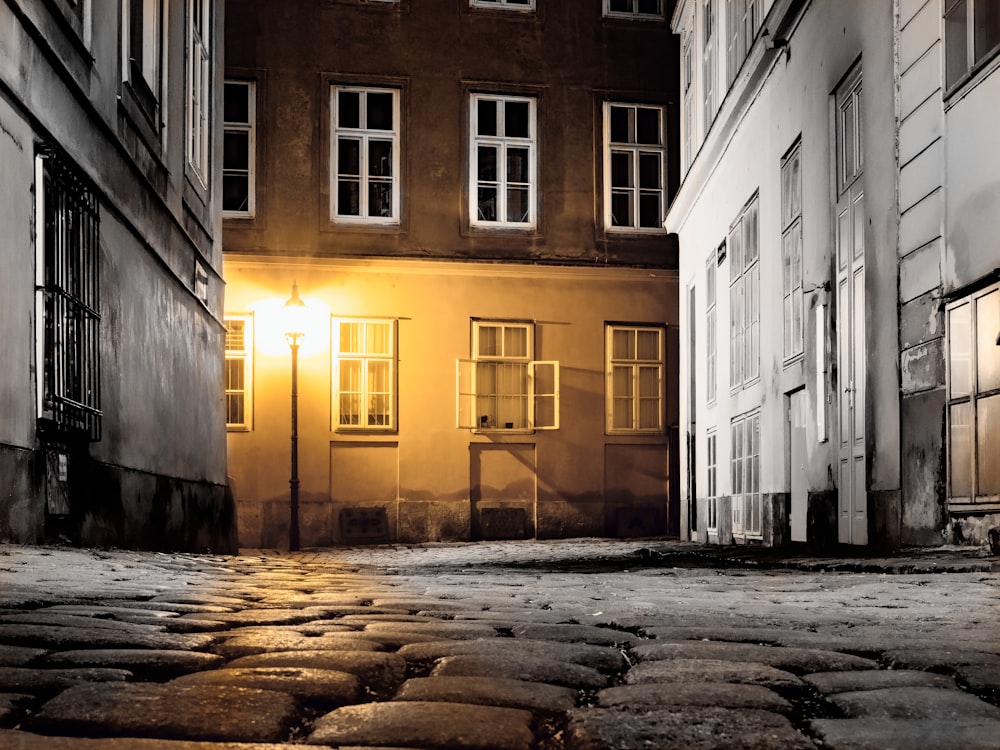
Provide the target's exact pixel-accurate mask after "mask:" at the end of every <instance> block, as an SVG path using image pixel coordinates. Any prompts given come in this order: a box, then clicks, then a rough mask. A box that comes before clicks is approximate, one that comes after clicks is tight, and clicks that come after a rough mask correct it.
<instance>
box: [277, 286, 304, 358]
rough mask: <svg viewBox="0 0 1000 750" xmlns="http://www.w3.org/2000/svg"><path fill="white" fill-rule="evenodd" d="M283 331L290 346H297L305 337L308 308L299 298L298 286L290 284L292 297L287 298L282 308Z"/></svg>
mask: <svg viewBox="0 0 1000 750" xmlns="http://www.w3.org/2000/svg"><path fill="white" fill-rule="evenodd" d="M281 310H282V316H283V318H284V320H283V326H282V327H283V329H284V333H285V339H286V340H287V341H288V343H289V344H290V345H292V346H295V345H297V344H298V343H299V342H300V341H301V340H302V337H303V336H305V335H306V323H307V321H306V316H307V315H308V308H307V307H306V303H305V302H303V301H302V299H301V298H300V297H299V285H298V284H297V283H295V282H292V296H291V297H289V298H288V301H287V302H285V304H284V306H283V307H282V309H281Z"/></svg>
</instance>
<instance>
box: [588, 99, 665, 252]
mask: <svg viewBox="0 0 1000 750" xmlns="http://www.w3.org/2000/svg"><path fill="white" fill-rule="evenodd" d="M614 110H624V111H625V112H626V113H627V115H628V123H629V131H630V132H629V134H628V138H629V141H613V140H612V132H611V131H612V128H611V120H612V113H613V111H614ZM641 111H652V112H655V113H656V117H657V123H658V128H657V135H658V141H659V142H658V143H655V144H652V143H639V142H638V140H639V136H638V120H639V115H640V112H641ZM666 120H667V113H666V108H665V107H662V106H660V105H656V104H627V103H623V102H604V226H605V227H606V228H607V230H608V231H609V232H630V233H631V232H642V233H652V234H662V233H663V231H664V230H663V217H664V216H666V213H667V203H666V201H667V190H666V185H667V147H666V142H667V137H666ZM616 156H617V157H622V156H626V157H627V158H628V160H629V167H628V169H627V170H626V171H627V172H628V173H629V174H628V175H627V184H625V185H616V184H614V183H613V180H614V170H613V169H612V166H613V162H614V160H615V157H616ZM649 159H656V160H657V162H658V164H659V169H658V170H657V180H658V182H657V185H656V186H655V187H652V186H649V185H646V186H644V185H642V184H641V180H642V175H643V170H642V163H643V161H644V160H649ZM616 195H628V196H629V198H630V202H629V208H630V210H629V216H628V217H616V215H615V211H614V198H615V196H616ZM644 198H646V199H647V200H648V199H650V198H655V199H656V202H657V209H656V219H655V220H654V221H653V223H652V224H651V225H649V226H641V222H642V214H643V212H642V205H643V199H644ZM616 219H617V220H618V222H619V223H617V224H616V223H615V221H616Z"/></svg>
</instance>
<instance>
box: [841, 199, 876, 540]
mask: <svg viewBox="0 0 1000 750" xmlns="http://www.w3.org/2000/svg"><path fill="white" fill-rule="evenodd" d="M864 224H865V198H864V193H863V192H861V188H860V185H859V184H857V183H855V186H854V187H853V188H852V189H851V190H850V191H849V192H848V195H847V196H846V200H845V201H843V202H842V205H841V208H840V209H839V211H838V216H837V358H838V368H837V372H838V379H839V389H838V391H839V393H838V397H839V402H840V409H839V411H840V420H839V422H840V427H839V432H838V436H839V438H838V443H839V447H840V450H839V466H840V468H839V472H838V482H837V492H838V495H839V498H840V499H839V508H838V514H837V515H838V523H837V527H838V534H837V535H838V539H839V540H840V541H841V542H843V543H845V544H867V543H868V495H867V493H866V491H865V488H866V485H867V482H866V480H865V466H866V464H865V372H866V367H865V365H866V362H865V263H864V261H865V243H864Z"/></svg>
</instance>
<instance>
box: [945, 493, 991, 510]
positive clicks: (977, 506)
mask: <svg viewBox="0 0 1000 750" xmlns="http://www.w3.org/2000/svg"><path fill="white" fill-rule="evenodd" d="M948 512H949V513H960V514H962V515H975V514H978V513H1000V498H997V497H996V496H995V495H994V496H991V499H990V500H988V501H980V502H977V503H962V502H949V503H948Z"/></svg>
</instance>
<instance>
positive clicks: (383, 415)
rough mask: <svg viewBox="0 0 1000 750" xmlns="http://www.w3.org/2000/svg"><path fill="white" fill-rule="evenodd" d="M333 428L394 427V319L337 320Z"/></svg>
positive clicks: (371, 428) (374, 428) (385, 428)
mask: <svg viewBox="0 0 1000 750" xmlns="http://www.w3.org/2000/svg"><path fill="white" fill-rule="evenodd" d="M338 329H339V332H340V344H339V346H337V347H336V348H335V350H334V351H337V352H338V355H337V374H336V383H337V386H336V391H335V393H334V399H333V403H334V404H335V405H336V406H335V409H336V413H335V415H334V425H333V427H334V429H335V430H351V429H361V430H394V429H396V321H394V320H341V321H340V322H339V326H338Z"/></svg>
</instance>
